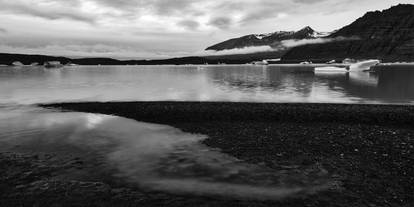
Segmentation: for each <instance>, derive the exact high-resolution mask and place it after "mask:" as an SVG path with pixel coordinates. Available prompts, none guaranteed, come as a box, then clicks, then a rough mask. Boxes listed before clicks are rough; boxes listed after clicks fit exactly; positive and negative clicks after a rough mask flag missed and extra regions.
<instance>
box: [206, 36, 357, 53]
mask: <svg viewBox="0 0 414 207" xmlns="http://www.w3.org/2000/svg"><path fill="white" fill-rule="evenodd" d="M358 39H359V38H358V37H336V38H315V39H301V40H296V39H291V40H283V41H281V42H276V43H274V44H272V45H269V46H268V45H265V46H251V47H244V48H235V49H229V50H221V51H215V50H207V51H203V52H200V54H198V55H200V56H220V55H239V54H252V53H260V52H277V51H283V50H288V49H290V48H294V47H298V46H302V45H311V44H323V43H330V42H339V41H349V40H358Z"/></svg>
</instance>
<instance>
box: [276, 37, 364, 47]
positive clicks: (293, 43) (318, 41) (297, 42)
mask: <svg viewBox="0 0 414 207" xmlns="http://www.w3.org/2000/svg"><path fill="white" fill-rule="evenodd" d="M358 39H359V38H358V37H336V38H317V39H303V40H283V41H282V42H281V44H282V45H283V46H284V47H287V48H291V47H298V46H302V45H312V44H322V43H329V42H339V41H348V40H358Z"/></svg>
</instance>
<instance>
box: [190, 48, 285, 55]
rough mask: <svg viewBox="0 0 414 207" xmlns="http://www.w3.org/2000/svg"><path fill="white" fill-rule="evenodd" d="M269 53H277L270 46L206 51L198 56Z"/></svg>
mask: <svg viewBox="0 0 414 207" xmlns="http://www.w3.org/2000/svg"><path fill="white" fill-rule="evenodd" d="M271 51H277V49H275V48H271V47H270V46H258V47H244V48H237V49H231V50H222V51H214V50H207V51H204V52H201V53H199V54H198V55H201V56H219V55H237V54H250V53H258V52H271Z"/></svg>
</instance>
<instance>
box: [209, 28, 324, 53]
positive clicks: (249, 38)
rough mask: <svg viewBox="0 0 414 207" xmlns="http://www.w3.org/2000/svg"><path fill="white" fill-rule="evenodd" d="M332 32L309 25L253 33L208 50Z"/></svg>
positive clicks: (299, 38) (314, 36)
mask: <svg viewBox="0 0 414 207" xmlns="http://www.w3.org/2000/svg"><path fill="white" fill-rule="evenodd" d="M329 34H330V33H324V32H317V31H315V30H313V29H312V28H311V27H309V26H307V27H305V28H303V29H301V30H299V31H277V32H273V33H267V34H251V35H246V36H243V37H239V38H234V39H230V40H227V41H224V42H221V43H218V44H216V45H213V46H211V47H208V48H207V49H206V50H215V51H221V50H230V49H236V48H245V47H253V46H266V45H268V46H272V45H278V44H279V43H280V42H281V41H283V40H303V39H314V38H322V37H326V36H328V35H329Z"/></svg>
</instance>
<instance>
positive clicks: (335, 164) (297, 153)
mask: <svg viewBox="0 0 414 207" xmlns="http://www.w3.org/2000/svg"><path fill="white" fill-rule="evenodd" d="M42 107H46V108H54V109H60V110H64V111H79V112H90V113H101V114H110V115H117V116H122V117H126V118H131V119H135V120H138V121H144V122H150V123H158V124H166V125H170V126H174V127H176V128H179V129H181V130H183V131H185V132H189V133H197V134H204V135H207V136H208V137H209V138H208V139H207V140H205V141H204V144H206V145H208V146H210V147H213V148H218V149H220V150H221V151H222V152H225V153H227V154H229V155H231V156H234V157H237V158H239V159H241V160H243V161H246V162H248V163H252V164H260V165H264V166H266V167H268V168H271V169H277V170H286V168H288V167H289V169H288V170H292V169H291V168H292V166H293V168H294V169H293V170H298V171H303V170H304V169H309V168H310V167H312V166H319V167H320V168H321V169H324V170H325V171H327V173H328V172H329V175H330V176H331V177H332V178H333V179H335V180H338V181H339V183H340V186H339V187H338V188H336V189H334V190H327V191H323V192H319V193H317V194H314V195H309V196H303V197H293V198H289V199H284V200H280V201H266V200H264V201H263V200H261V201H257V200H242V199H237V200H236V199H232V198H224V197H220V198H218V197H203V196H195V195H173V194H168V193H163V192H148V191H145V190H142V189H140V188H139V186H134V185H131V184H129V183H128V182H126V181H123V180H122V179H119V178H116V177H114V176H112V172H113V170H114V169H111V168H110V166H107V165H106V164H105V163H104V162H102V161H100V159H98V158H97V159H96V160H94V159H87V158H84V157H82V156H77V155H76V153H74V155H70V154H67V153H65V154H64V155H62V154H59V153H48V152H45V153H39V152H28V151H22V152H7V153H6V152H3V153H0V165H1V166H2V167H1V168H0V174H1V177H0V182H1V184H0V194H1V196H0V198H1V200H0V206H52V205H53V206H82V205H84V206H86V205H88V206H91V205H92V206H137V205H139V206H163V205H169V206H286V207H287V206H315V207H316V206H343V207H348V206H404V207H408V206H414V194H413V192H414V176H413V175H414V125H413V123H414V107H412V106H383V105H341V104H270V103H269V104H265V103H264V104H259V103H209V102H203V103H200V102H119V103H115V102H114V103H62V104H50V105H43V106H42ZM64 163H66V164H64ZM92 172H99V173H92ZM73 174H75V175H76V176H74V175H73ZM92 175H93V176H92Z"/></svg>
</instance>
